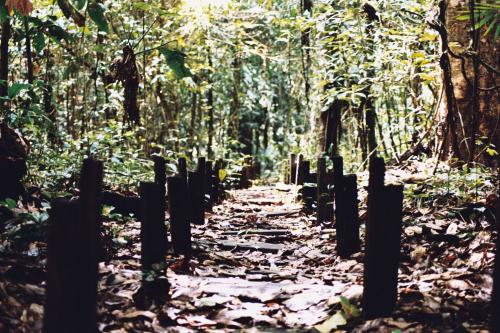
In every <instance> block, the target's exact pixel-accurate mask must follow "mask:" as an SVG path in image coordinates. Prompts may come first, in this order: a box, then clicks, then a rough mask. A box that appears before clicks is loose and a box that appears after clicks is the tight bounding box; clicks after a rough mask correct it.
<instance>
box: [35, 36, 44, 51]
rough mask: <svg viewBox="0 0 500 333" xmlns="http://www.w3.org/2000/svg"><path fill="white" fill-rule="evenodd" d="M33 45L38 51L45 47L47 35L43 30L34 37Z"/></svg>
mask: <svg viewBox="0 0 500 333" xmlns="http://www.w3.org/2000/svg"><path fill="white" fill-rule="evenodd" d="M33 47H34V48H35V50H36V52H38V53H41V52H42V51H43V49H44V48H45V36H44V35H43V34H42V33H41V32H39V33H37V34H36V35H35V37H33Z"/></svg>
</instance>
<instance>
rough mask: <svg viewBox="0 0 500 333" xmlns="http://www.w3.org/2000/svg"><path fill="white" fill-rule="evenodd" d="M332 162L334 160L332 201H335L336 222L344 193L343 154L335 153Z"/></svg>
mask: <svg viewBox="0 0 500 333" xmlns="http://www.w3.org/2000/svg"><path fill="white" fill-rule="evenodd" d="M332 162H333V175H332V182H333V191H332V192H333V193H332V194H333V195H332V199H333V200H332V201H333V206H334V216H335V223H337V207H338V198H339V197H340V196H341V193H342V180H343V178H344V159H343V158H342V156H338V155H335V156H333V157H332Z"/></svg>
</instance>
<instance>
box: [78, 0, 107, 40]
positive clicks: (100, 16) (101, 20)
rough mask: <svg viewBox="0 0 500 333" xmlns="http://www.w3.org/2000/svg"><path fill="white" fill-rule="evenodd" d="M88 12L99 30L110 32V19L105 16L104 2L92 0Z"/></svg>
mask: <svg viewBox="0 0 500 333" xmlns="http://www.w3.org/2000/svg"><path fill="white" fill-rule="evenodd" d="M80 2H82V1H80ZM87 12H88V13H89V16H90V18H91V19H92V21H94V23H95V24H96V25H97V27H98V28H99V30H101V31H104V32H109V27H108V21H107V20H106V17H105V16H104V12H105V8H104V6H103V5H102V4H100V3H97V2H96V1H91V2H90V3H89V4H88V6H87Z"/></svg>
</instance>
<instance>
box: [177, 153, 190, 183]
mask: <svg viewBox="0 0 500 333" xmlns="http://www.w3.org/2000/svg"><path fill="white" fill-rule="evenodd" d="M177 165H178V168H179V169H178V171H179V177H181V178H182V179H184V181H185V182H186V184H187V176H188V172H187V163H186V159H185V158H184V157H179V159H178V160H177Z"/></svg>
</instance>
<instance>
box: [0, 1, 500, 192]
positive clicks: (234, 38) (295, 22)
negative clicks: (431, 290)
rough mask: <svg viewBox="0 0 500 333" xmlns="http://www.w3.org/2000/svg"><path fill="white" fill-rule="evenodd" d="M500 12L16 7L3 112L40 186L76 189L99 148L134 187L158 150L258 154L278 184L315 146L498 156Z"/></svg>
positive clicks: (452, 4)
mask: <svg viewBox="0 0 500 333" xmlns="http://www.w3.org/2000/svg"><path fill="white" fill-rule="evenodd" d="M471 6H472V7H471ZM474 6H475V7H474ZM471 9H472V11H470V10H471ZM471 12H474V13H475V14H474V15H469V13H471ZM498 15H499V4H498V1H490V2H486V3H482V4H479V3H477V4H476V3H475V2H473V1H470V3H469V4H467V1H441V2H438V1H427V0H425V1H424V0H420V1H407V0H404V1H403V0H402V1H399V0H392V1H378V2H373V3H370V2H364V1H358V0H341V1H335V2H329V1H315V0H302V1H288V0H285V1H270V0H265V1H264V0H249V1H230V0H200V1H112V2H111V1H104V2H103V1H100V0H89V1H87V0H78V1H70V0H58V1H36V2H35V3H34V6H33V4H31V2H30V1H28V0H7V1H5V4H4V5H2V12H1V15H0V19H1V21H2V22H3V23H2V54H1V56H2V68H1V71H0V72H1V73H0V75H1V76H2V77H1V78H0V79H2V81H1V82H2V91H1V92H2V95H3V96H4V97H3V107H2V118H3V119H4V123H5V124H7V125H8V126H10V127H11V128H13V129H16V130H19V131H20V132H21V133H22V135H23V136H24V137H25V139H26V141H27V142H29V144H30V149H29V153H28V154H27V156H28V158H29V167H28V170H29V171H28V178H27V180H28V182H29V183H31V184H34V185H37V186H40V187H45V186H49V187H53V186H55V187H56V188H60V187H61V186H63V187H64V186H65V185H69V184H71V183H72V181H73V179H74V175H75V174H76V173H77V168H78V166H79V165H80V163H79V161H81V160H82V158H83V157H84V156H86V155H91V156H96V157H98V158H101V159H104V160H105V161H106V162H107V168H108V170H110V172H108V173H107V177H108V178H109V179H108V181H111V182H112V183H114V184H122V185H124V184H125V185H127V184H128V183H129V182H130V181H131V180H130V179H134V182H138V181H140V180H141V179H142V178H144V177H146V176H148V172H149V171H147V170H151V168H150V165H149V163H151V162H150V161H149V156H150V155H151V154H152V153H161V154H163V155H164V156H167V157H171V158H174V157H177V156H184V155H185V156H187V157H188V158H192V157H196V156H200V155H207V156H208V157H209V158H214V157H224V158H227V159H233V160H237V159H239V158H241V157H242V156H243V155H255V156H256V157H257V160H258V161H259V163H260V165H261V169H262V172H263V175H265V176H271V177H272V178H274V179H276V178H278V177H279V175H281V174H282V173H283V166H284V165H285V164H286V163H283V162H284V161H285V160H286V158H287V155H288V154H289V153H291V152H299V151H300V152H301V153H304V154H306V155H308V156H309V157H315V156H317V155H318V154H320V153H322V152H325V153H326V154H335V153H339V154H342V155H344V156H345V158H346V159H347V165H348V168H350V169H352V171H359V170H362V169H363V168H364V167H366V164H367V163H366V162H367V160H368V158H369V156H370V155H371V154H373V152H374V151H378V152H379V153H380V154H381V155H382V156H383V157H385V158H386V159H387V160H391V161H393V162H400V161H403V160H405V159H407V158H409V157H411V156H413V155H419V154H424V156H425V155H427V156H428V157H433V158H434V159H436V160H437V159H440V160H445V159H447V158H449V157H451V158H453V160H452V162H453V161H455V162H457V161H463V162H469V166H471V165H472V166H481V165H483V164H487V165H492V164H494V163H495V160H496V158H497V154H498V152H497V148H498V147H497V145H498V129H497V127H498V126H497V125H495V124H498V85H497V82H498V80H497V76H498V52H497V51H498V36H499V34H500V25H499V24H498V20H497V19H498ZM471 24H472V25H473V26H475V29H469V28H470V26H471ZM468 30H471V32H470V33H469V31H468ZM450 86H451V89H449V88H450ZM471 163H472V164H471ZM171 167H172V168H173V167H174V166H173V165H171ZM65 182H66V184H65Z"/></svg>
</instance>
